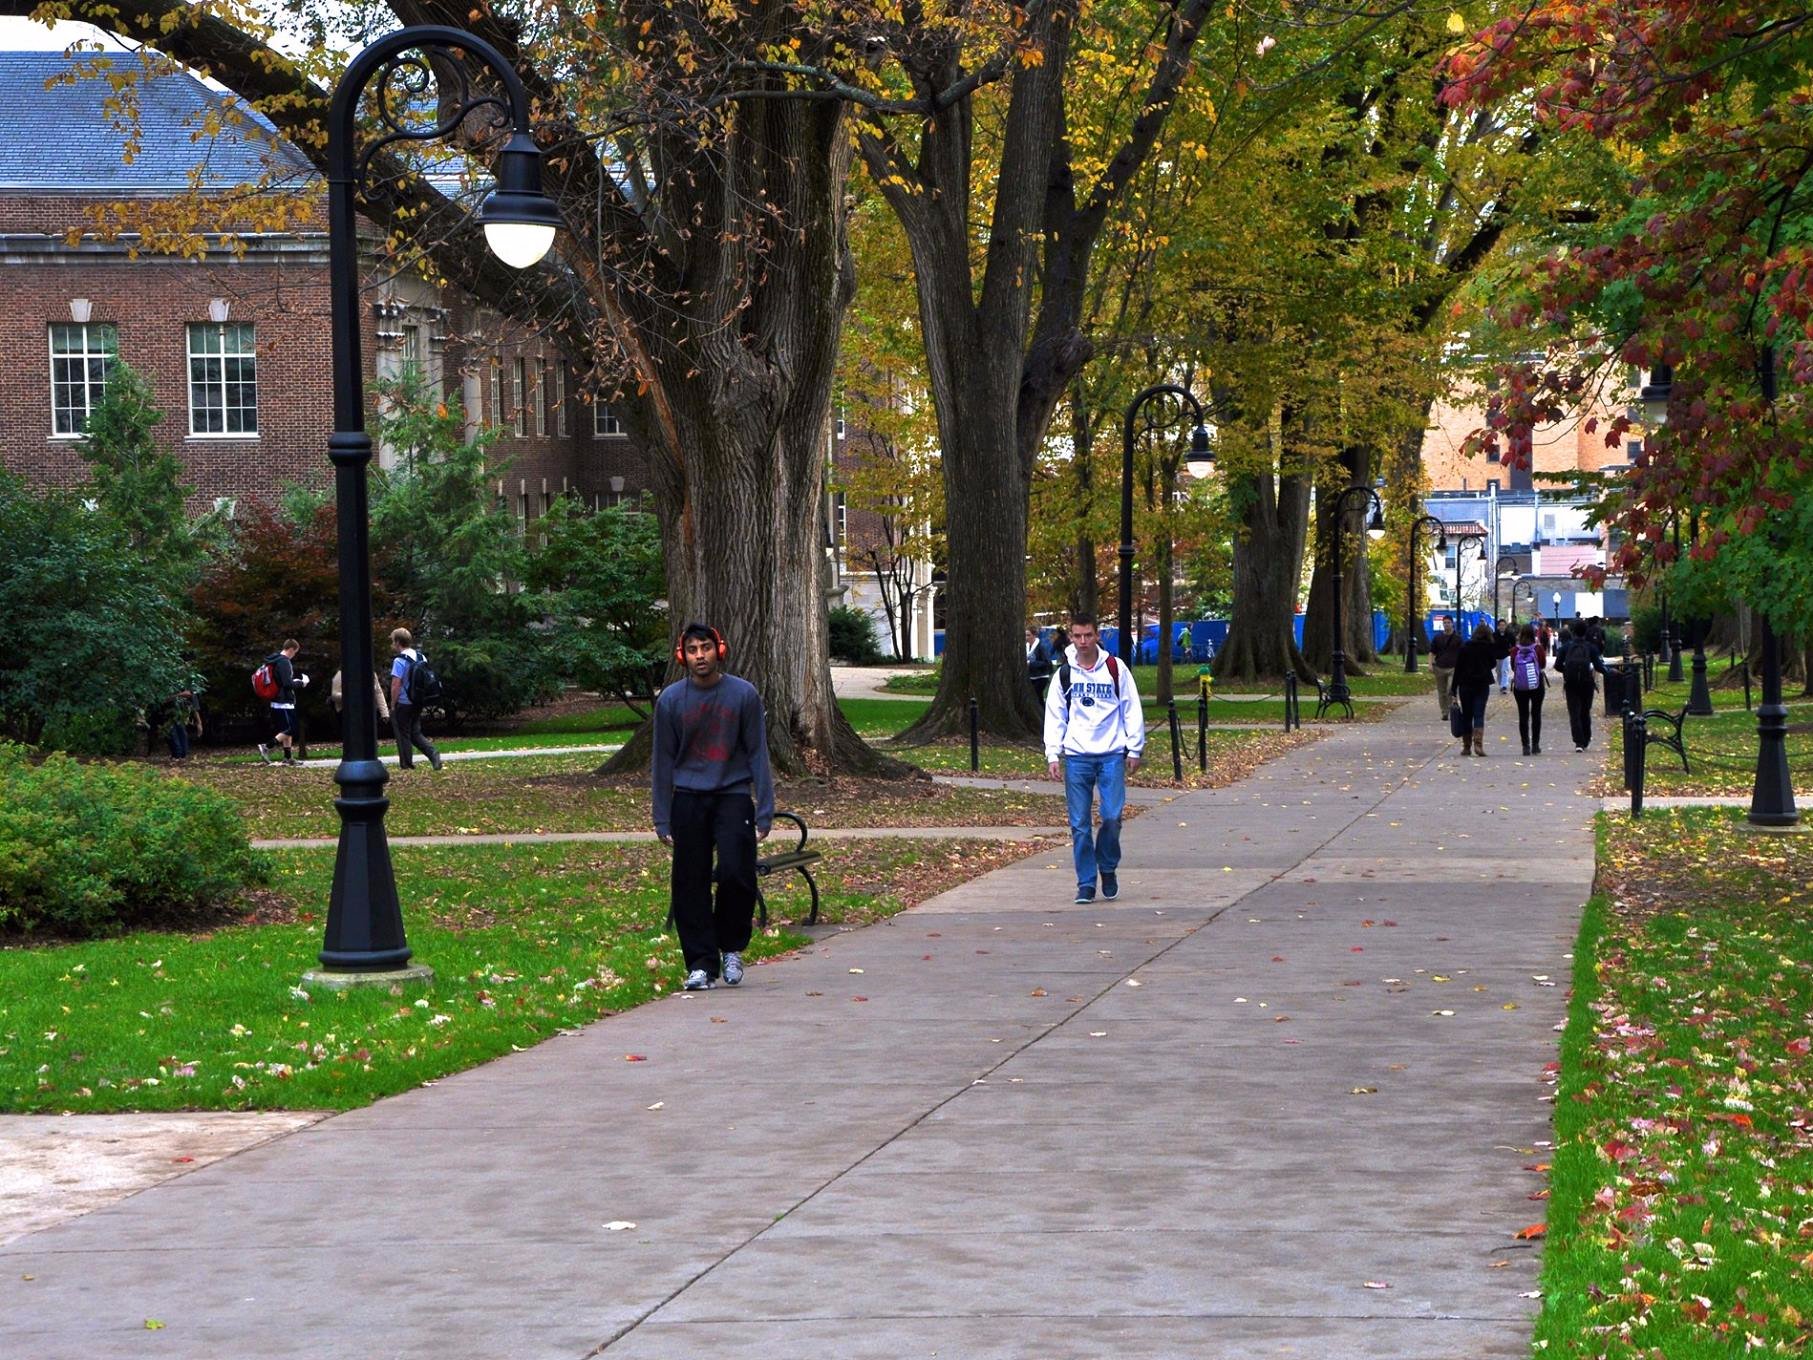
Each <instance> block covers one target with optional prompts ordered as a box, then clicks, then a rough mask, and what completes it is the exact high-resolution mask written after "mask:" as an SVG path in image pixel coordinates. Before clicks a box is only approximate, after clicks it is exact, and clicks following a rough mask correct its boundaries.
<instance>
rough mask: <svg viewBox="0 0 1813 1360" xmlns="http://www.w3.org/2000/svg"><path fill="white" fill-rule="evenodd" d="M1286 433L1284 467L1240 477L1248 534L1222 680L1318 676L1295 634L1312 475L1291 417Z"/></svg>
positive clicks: (1218, 671)
mask: <svg viewBox="0 0 1813 1360" xmlns="http://www.w3.org/2000/svg"><path fill="white" fill-rule="evenodd" d="M1281 436H1282V437H1281V438H1280V439H1279V440H1278V444H1279V446H1280V452H1281V457H1280V459H1279V465H1278V468H1277V469H1276V470H1268V471H1265V472H1260V473H1255V474H1248V475H1243V476H1240V477H1238V478H1237V479H1235V480H1234V481H1233V484H1232V486H1231V488H1230V490H1231V492H1232V495H1233V498H1234V502H1235V504H1236V506H1237V507H1238V509H1239V511H1240V532H1239V533H1238V534H1237V535H1236V536H1235V539H1234V608H1233V613H1232V617H1231V618H1230V619H1229V621H1228V639H1227V643H1226V645H1224V646H1223V647H1222V649H1221V651H1220V652H1219V653H1217V655H1216V657H1215V677H1216V679H1218V680H1223V681H1227V680H1242V681H1252V680H1258V679H1261V678H1272V679H1278V680H1282V679H1283V678H1284V675H1285V673H1286V672H1288V671H1294V672H1296V674H1297V675H1298V676H1299V677H1300V678H1302V679H1304V680H1312V679H1314V678H1315V672H1314V671H1312V670H1311V669H1310V668H1309V666H1308V664H1307V663H1306V662H1305V661H1304V660H1303V657H1302V654H1301V653H1300V652H1299V651H1298V650H1297V642H1296V638H1295V636H1294V634H1293V631H1292V621H1293V619H1294V618H1295V616H1296V612H1297V589H1298V582H1299V580H1300V579H1301V575H1302V570H1303V547H1304V542H1305V540H1306V539H1307V537H1308V535H1309V493H1310V474H1309V470H1308V468H1307V467H1306V466H1304V460H1302V459H1299V458H1295V457H1293V456H1292V453H1291V443H1292V421H1291V418H1290V417H1289V416H1288V415H1287V416H1286V419H1285V421H1284V422H1283V425H1282V428H1281Z"/></svg>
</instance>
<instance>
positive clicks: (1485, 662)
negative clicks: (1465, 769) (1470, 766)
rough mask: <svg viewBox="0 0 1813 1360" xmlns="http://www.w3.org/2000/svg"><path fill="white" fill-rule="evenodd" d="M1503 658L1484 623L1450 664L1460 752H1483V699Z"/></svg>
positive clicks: (1483, 753) (1494, 639) (1484, 737)
mask: <svg viewBox="0 0 1813 1360" xmlns="http://www.w3.org/2000/svg"><path fill="white" fill-rule="evenodd" d="M1503 655H1504V652H1503V651H1502V650H1501V644H1500V642H1499V640H1498V638H1497V637H1496V636H1495V635H1494V634H1493V632H1492V629H1491V628H1490V627H1489V626H1488V625H1486V624H1483V623H1482V624H1480V625H1479V627H1477V628H1475V629H1474V630H1473V636H1472V637H1471V638H1469V639H1468V640H1467V641H1466V643H1464V644H1463V645H1462V646H1461V648H1460V653H1459V655H1458V656H1457V657H1456V658H1455V662H1454V703H1455V704H1457V705H1458V706H1459V708H1460V714H1461V724H1460V753H1461V754H1462V755H1463V756H1465V755H1474V756H1483V755H1485V753H1486V700H1487V698H1488V697H1489V696H1490V695H1491V693H1492V681H1493V674H1494V672H1495V671H1496V670H1497V669H1498V662H1499V658H1500V657H1502V656H1503Z"/></svg>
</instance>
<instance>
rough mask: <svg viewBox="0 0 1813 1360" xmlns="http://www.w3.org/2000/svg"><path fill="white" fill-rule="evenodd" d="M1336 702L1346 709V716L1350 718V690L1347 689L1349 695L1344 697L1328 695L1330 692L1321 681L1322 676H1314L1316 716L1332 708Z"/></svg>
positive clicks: (1351, 700) (1351, 706)
mask: <svg viewBox="0 0 1813 1360" xmlns="http://www.w3.org/2000/svg"><path fill="white" fill-rule="evenodd" d="M1336 704H1339V705H1340V706H1341V707H1342V708H1344V709H1346V710H1347V716H1348V717H1350V718H1351V717H1353V697H1352V692H1351V691H1349V696H1348V697H1347V698H1345V699H1336V698H1333V697H1331V696H1330V694H1329V692H1328V686H1327V685H1325V684H1323V683H1322V677H1321V676H1317V677H1316V717H1317V718H1320V717H1321V716H1322V715H1323V714H1325V713H1326V712H1328V710H1329V709H1331V708H1333V707H1334V706H1335V705H1336Z"/></svg>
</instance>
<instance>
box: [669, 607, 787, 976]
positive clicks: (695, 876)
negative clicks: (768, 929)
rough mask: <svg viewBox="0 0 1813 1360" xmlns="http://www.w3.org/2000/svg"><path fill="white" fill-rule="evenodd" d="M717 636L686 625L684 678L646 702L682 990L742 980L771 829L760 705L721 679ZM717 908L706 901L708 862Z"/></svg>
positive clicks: (739, 681) (680, 647) (749, 692)
mask: <svg viewBox="0 0 1813 1360" xmlns="http://www.w3.org/2000/svg"><path fill="white" fill-rule="evenodd" d="M728 653H729V648H728V646H727V645H726V644H725V642H724V638H723V636H722V635H721V634H720V633H719V632H718V630H717V629H715V628H712V627H709V626H708V625H706V624H703V623H689V624H687V625H686V627H685V629H684V630H683V631H682V632H681V634H680V641H679V643H678V644H677V645H676V646H675V647H674V659H675V660H676V661H679V662H680V663H681V664H682V665H683V666H685V667H686V674H685V675H684V676H683V677H681V678H680V679H679V680H676V681H675V682H674V683H673V684H671V685H669V686H668V687H667V688H666V689H664V690H662V691H661V695H660V697H659V698H658V699H657V700H656V701H655V749H654V757H653V761H652V767H653V768H652V781H651V782H652V791H653V804H654V821H655V834H656V835H658V836H659V837H660V838H661V843H662V844H663V845H667V846H671V847H672V848H673V852H674V863H673V877H672V880H671V882H672V902H673V918H674V925H675V927H676V928H677V929H678V931H679V933H680V949H681V951H682V952H683V953H684V954H685V956H686V981H685V984H684V985H685V988H686V990H687V991H689V992H698V991H704V990H706V989H707V988H710V987H712V986H714V985H716V983H717V980H718V978H719V977H720V976H722V977H723V979H724V982H725V985H726V986H730V987H735V986H736V985H737V984H738V983H740V982H742V980H743V951H744V950H746V949H747V948H749V937H750V935H751V934H752V933H753V931H754V928H755V899H756V885H755V845H756V842H757V841H759V840H765V839H767V836H768V831H769V828H770V827H771V826H772V824H773V822H774V776H773V774H772V772H771V771H770V769H769V765H768V723H767V718H766V716H765V715H764V714H763V712H762V696H761V695H760V694H758V693H756V689H755V686H754V685H752V684H750V683H749V682H748V681H747V680H744V679H743V678H742V677H740V676H735V675H730V674H727V673H726V672H725V671H724V669H723V666H724V658H725V656H726V655H727V654H728ZM714 852H715V853H716V857H717V874H716V877H717V883H718V892H717V901H716V903H715V905H714V903H713V901H712V892H711V884H712V877H713V874H712V857H713V853H714Z"/></svg>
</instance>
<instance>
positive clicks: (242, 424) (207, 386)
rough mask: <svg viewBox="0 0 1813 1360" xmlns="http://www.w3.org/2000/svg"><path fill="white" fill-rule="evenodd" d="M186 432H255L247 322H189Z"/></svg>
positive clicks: (254, 359) (254, 363) (253, 358)
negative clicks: (239, 323) (187, 426)
mask: <svg viewBox="0 0 1813 1360" xmlns="http://www.w3.org/2000/svg"><path fill="white" fill-rule="evenodd" d="M189 433H190V434H200V435H210V434H227V435H255V434H257V433H258V352H257V347H256V343H255V339H254V336H253V333H252V327H251V326H249V325H237V324H235V325H220V324H216V323H214V322H207V323H196V324H194V325H191V326H190V327H189Z"/></svg>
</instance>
